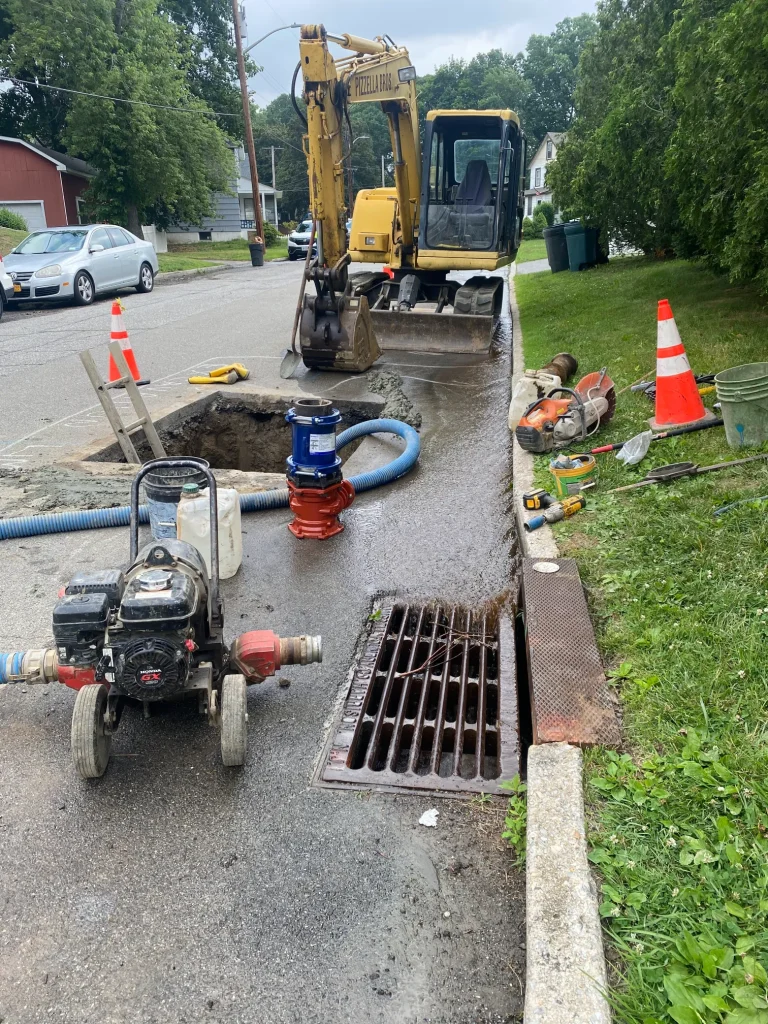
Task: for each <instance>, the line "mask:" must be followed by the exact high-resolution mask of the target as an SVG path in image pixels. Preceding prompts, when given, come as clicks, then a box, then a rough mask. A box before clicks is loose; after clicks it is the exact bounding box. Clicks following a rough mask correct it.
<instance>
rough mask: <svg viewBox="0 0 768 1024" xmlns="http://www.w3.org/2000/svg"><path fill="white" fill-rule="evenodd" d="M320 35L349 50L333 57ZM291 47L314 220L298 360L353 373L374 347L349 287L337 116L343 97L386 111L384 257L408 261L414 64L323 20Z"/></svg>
mask: <svg viewBox="0 0 768 1024" xmlns="http://www.w3.org/2000/svg"><path fill="white" fill-rule="evenodd" d="M329 42H333V43H336V44H337V45H338V46H340V47H342V48H343V49H346V50H349V51H352V55H351V56H350V57H347V58H342V59H340V60H336V59H334V57H333V55H332V54H331V52H330V50H329V49H328V43H329ZM300 55H301V60H300V67H301V72H302V76H303V79H304V100H305V103H306V110H307V115H306V119H307V134H306V137H305V144H306V156H307V165H308V172H309V194H310V202H311V205H312V216H313V219H314V221H315V224H316V226H317V227H316V231H317V258H316V260H314V262H310V263H309V265H308V267H307V269H306V271H305V274H306V278H307V280H306V282H305V283H311V284H312V285H313V286H314V292H315V294H311V293H310V294H304V295H303V300H302V301H303V308H302V313H301V328H300V338H301V351H302V358H303V359H304V362H305V363H306V364H307V365H308V366H312V367H315V368H317V369H335V370H343V371H346V372H349V371H352V372H361V371H363V370H366V369H368V367H369V366H370V365H371V364H372V363H373V362H374V361H375V360H376V359H377V358H378V356H379V355H380V350H379V347H378V344H377V341H376V336H375V333H374V329H373V325H372V322H371V317H370V313H369V310H368V301H367V299H366V297H365V296H364V295H360V296H353V295H352V294H351V289H350V287H349V277H348V270H347V268H348V265H349V254H348V239H347V230H346V219H347V213H346V204H345V201H344V193H345V188H344V161H345V158H346V156H347V155H348V154H347V153H345V151H344V133H343V126H344V122H345V121H346V122H347V124H348V125H349V113H348V109H349V104H350V103H379V104H380V105H381V108H382V110H383V111H384V113H385V114H386V116H387V120H388V122H389V131H390V137H391V142H392V153H393V155H394V174H395V196H394V199H395V202H394V203H393V207H392V222H391V224H390V225H388V226H387V228H388V231H389V232H390V233H391V237H392V240H393V246H392V248H393V253H394V259H393V261H392V262H393V265H396V266H398V267H407V266H412V265H413V260H414V255H415V249H416V233H417V230H418V222H419V197H420V192H421V152H420V144H419V122H418V110H417V106H416V87H415V78H416V72H415V69H414V68H413V66H412V65H411V62H410V57H409V56H408V51H407V50H405V49H404V48H402V47H396V46H394V45H393V44H391V43H389V42H387V41H385V40H383V39H375V40H374V39H361V38H359V37H357V36H350V35H343V36H333V35H329V34H328V33H326V31H325V28H324V27H323V26H322V25H304V26H302V29H301V42H300ZM351 143H352V137H351V130H350V132H349V144H350V145H351Z"/></svg>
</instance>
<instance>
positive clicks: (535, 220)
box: [523, 204, 547, 238]
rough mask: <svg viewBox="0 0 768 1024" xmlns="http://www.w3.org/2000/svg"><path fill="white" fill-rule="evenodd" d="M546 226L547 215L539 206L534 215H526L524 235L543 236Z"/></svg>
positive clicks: (529, 236) (526, 236)
mask: <svg viewBox="0 0 768 1024" xmlns="http://www.w3.org/2000/svg"><path fill="white" fill-rule="evenodd" d="M539 205H543V204H539ZM545 227H547V218H546V215H545V214H544V213H542V211H541V210H540V209H539V207H538V206H537V207H536V209H535V210H534V211H533V217H526V218H525V220H524V221H523V237H524V238H541V236H542V233H543V231H544V228H545Z"/></svg>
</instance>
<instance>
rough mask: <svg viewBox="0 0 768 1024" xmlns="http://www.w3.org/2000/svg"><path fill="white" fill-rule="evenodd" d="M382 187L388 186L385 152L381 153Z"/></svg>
mask: <svg viewBox="0 0 768 1024" xmlns="http://www.w3.org/2000/svg"><path fill="white" fill-rule="evenodd" d="M381 187H382V188H386V187H387V182H386V180H385V178H384V154H383V153H382V154H381Z"/></svg>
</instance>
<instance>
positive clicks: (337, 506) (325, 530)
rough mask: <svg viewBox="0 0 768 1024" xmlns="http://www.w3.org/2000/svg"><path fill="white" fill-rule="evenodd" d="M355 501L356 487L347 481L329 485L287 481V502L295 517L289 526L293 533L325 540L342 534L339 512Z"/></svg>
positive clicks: (302, 537)
mask: <svg viewBox="0 0 768 1024" xmlns="http://www.w3.org/2000/svg"><path fill="white" fill-rule="evenodd" d="M354 500H355V488H354V487H353V486H352V484H351V483H350V482H349V481H348V480H342V481H341V482H340V483H337V484H332V485H331V486H330V487H325V488H320V487H297V486H296V485H295V484H294V483H293V481H292V480H291V479H290V478H289V480H288V504H289V505H290V506H291V511H292V512H293V514H294V520H293V522H292V523H289V524H288V529H289V530H290V531H291V533H292V534H294V536H296V537H299V538H301V539H304V538H305V537H309V538H311V539H313V540H325V539H326V538H327V537H333V536H334V534H337V533H341V531H342V530H343V529H344V527H343V526H342V524H341V523H340V522H339V512H343V511H344V509H345V508H349V506H350V505H351V504H352V502H353V501H354Z"/></svg>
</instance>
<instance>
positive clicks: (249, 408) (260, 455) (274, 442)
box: [86, 393, 381, 473]
mask: <svg viewBox="0 0 768 1024" xmlns="http://www.w3.org/2000/svg"><path fill="white" fill-rule="evenodd" d="M295 401H296V399H295V398H294V399H279V398H275V397H273V396H265V395H259V394H247V393H239V394H237V395H226V394H221V393H217V394H215V395H206V396H205V397H204V398H200V399H198V400H196V401H194V402H191V403H190V404H189V405H186V406H183V407H182V408H181V409H176V410H174V411H173V412H171V413H169V414H168V415H166V416H163V417H161V418H160V419H158V420H156V421H155V427H156V429H157V432H158V434H159V435H160V440H161V441H162V442H163V447H164V448H165V450H166V453H167V454H168V455H169V456H174V455H177V456H181V455H190V456H195V457H197V458H202V459H207V460H208V462H209V463H210V465H211V467H212V468H213V469H238V470H241V471H244V472H249V473H284V472H285V460H286V458H287V456H288V455H290V454H291V427H290V425H289V424H288V423H286V421H285V414H286V413H287V412H288V410H289V409H290V408H291V406H292V405H293V403H294V402H295ZM333 404H334V406H335V407H336V408H337V409H338V410H339V412H340V413H341V423H340V424H339V426H338V428H337V429H338V431H339V433H340V432H341V431H342V430H345V429H346V428H347V427H351V426H353V425H354V424H356V423H361V422H363V421H364V420H369V419H374V418H375V417H377V416H379V415H380V414H381V413H380V410H381V406H380V405H379V404H375V403H373V402H349V401H346V402H345V401H342V400H341V399H338V400H337V399H334V403H333ZM132 440H133V442H134V444H135V446H136V450H137V451H138V454H139V456H140V458H141V459H142V461H147V460H148V459H151V458H153V455H152V450H151V448H150V447H149V444H148V443H147V441H146V440H145V439H144V437H143V435H142V434H137V435H133V436H132ZM359 444H360V441H356V442H353V443H351V444H349V445H347V446H346V447H345V448H344V449H343V452H342V458H344V459H347V458H349V456H350V455H351V454H352V452H353V451H354V450H355V448H356V447H357V446H358V445H359ZM86 461H88V462H125V458H124V457H123V453H122V451H121V449H120V446H119V445H118V443H117V442H116V441H115V442H114V443H112V444H109V445H107V446H106V447H104V448H102V449H101V450H100V451H98V452H96V453H95V454H93V455H91V456H89V458H88V459H87V460H86Z"/></svg>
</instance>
